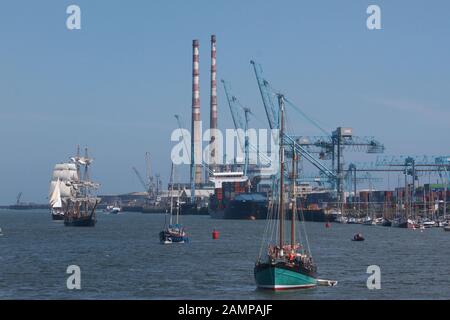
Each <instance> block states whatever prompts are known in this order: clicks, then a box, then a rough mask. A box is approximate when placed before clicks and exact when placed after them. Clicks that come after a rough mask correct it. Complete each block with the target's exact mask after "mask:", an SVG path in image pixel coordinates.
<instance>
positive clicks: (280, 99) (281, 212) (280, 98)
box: [278, 94, 284, 250]
mask: <svg viewBox="0 0 450 320" xmlns="http://www.w3.org/2000/svg"><path fill="white" fill-rule="evenodd" d="M278 104H279V107H280V122H281V123H280V133H279V143H280V203H279V206H278V208H279V209H278V210H279V219H280V250H282V249H283V245H284V143H283V135H284V96H283V95H281V94H279V95H278Z"/></svg>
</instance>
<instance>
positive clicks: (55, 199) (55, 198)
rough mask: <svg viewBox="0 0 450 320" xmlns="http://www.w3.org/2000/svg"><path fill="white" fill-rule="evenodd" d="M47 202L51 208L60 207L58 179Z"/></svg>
mask: <svg viewBox="0 0 450 320" xmlns="http://www.w3.org/2000/svg"><path fill="white" fill-rule="evenodd" d="M49 203H50V206H51V207H52V208H61V207H62V201H61V192H60V181H59V180H57V181H56V185H55V188H54V190H53V193H52V195H51V197H50V201H49Z"/></svg>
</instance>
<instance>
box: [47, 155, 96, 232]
mask: <svg viewBox="0 0 450 320" xmlns="http://www.w3.org/2000/svg"><path fill="white" fill-rule="evenodd" d="M92 162H93V159H91V158H89V157H88V155H87V148H86V150H85V156H84V157H82V156H80V149H79V147H78V152H77V155H76V156H75V157H72V158H70V162H67V163H60V164H57V165H55V167H54V169H53V176H52V181H51V182H50V193H49V205H50V212H51V214H52V218H53V220H64V224H65V225H67V226H94V225H95V222H96V218H95V210H96V207H97V204H98V203H99V202H100V199H99V198H97V197H96V196H95V195H93V192H94V191H95V190H96V189H97V188H98V187H99V184H98V183H94V182H92V181H90V178H89V170H88V169H89V166H90V165H91V164H92ZM82 169H84V170H82ZM81 171H83V172H81Z"/></svg>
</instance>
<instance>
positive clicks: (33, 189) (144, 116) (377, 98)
mask: <svg viewBox="0 0 450 320" xmlns="http://www.w3.org/2000/svg"><path fill="white" fill-rule="evenodd" d="M70 4H77V5H79V6H80V7H81V10H82V29H81V30H74V31H69V30H67V28H66V26H65V22H66V18H67V14H66V8H67V6H69V5H70ZM370 4H377V5H379V6H380V7H381V10H382V30H373V31H370V30H368V29H367V28H366V19H367V16H368V15H367V14H366V9H367V7H368V6H369V5H370ZM449 11H450V3H448V2H447V1H443V0H442V1H433V3H428V2H425V1H406V0H402V1H395V2H393V1H381V0H374V1H365V0H359V1H352V2H351V3H350V2H348V3H346V5H342V3H338V2H336V1H325V0H320V1H277V2H270V3H269V2H266V1H256V0H252V1H245V2H243V1H237V0H231V1H214V2H213V1H206V0H203V1H201V0H193V1H181V0H176V1H175V0H170V1H133V3H131V4H127V5H125V4H124V2H123V1H95V2H94V1H87V0H74V1H51V0H49V1H39V2H37V1H36V2H31V3H30V2H29V1H24V0H17V1H11V0H9V1H4V2H2V5H1V11H0V39H1V42H2V44H1V46H0V67H1V70H2V71H1V73H0V88H1V89H0V115H1V120H2V123H1V126H0V150H1V155H2V156H1V158H0V159H1V160H0V176H1V177H2V183H0V204H11V203H13V202H14V201H15V199H16V196H17V194H18V193H19V192H23V201H32V202H38V203H45V202H46V197H47V193H48V183H49V180H50V175H51V172H52V168H53V166H54V164H55V163H58V162H62V161H66V160H68V158H69V157H70V156H72V155H73V154H74V153H75V152H76V146H77V144H80V145H81V146H82V147H84V146H86V145H87V146H88V147H89V150H90V153H91V155H92V156H93V157H94V158H95V162H94V165H93V166H92V177H93V178H94V179H95V180H96V181H98V182H100V183H101V185H102V187H101V189H100V190H99V193H100V194H112V193H127V192H132V191H142V186H141V185H140V183H139V181H138V180H137V178H136V176H135V175H134V173H133V171H132V170H131V167H132V166H136V167H137V168H138V169H139V170H140V171H141V172H142V173H144V169H145V162H144V155H145V152H147V151H148V152H150V154H151V157H152V168H153V171H154V172H157V173H160V174H161V177H162V179H163V181H164V183H167V180H168V177H169V173H170V162H169V161H170V150H171V148H172V146H173V145H174V143H171V142H170V135H171V133H172V131H173V130H174V129H176V128H177V123H176V121H175V118H174V114H180V115H181V116H182V118H183V122H184V125H185V127H187V128H188V129H190V115H191V81H192V79H191V72H192V70H191V68H192V55H191V54H192V40H193V39H199V40H200V86H201V89H200V90H201V91H200V97H201V116H202V120H203V123H204V127H205V126H206V127H207V126H209V94H210V92H209V90H210V89H209V86H210V83H209V70H210V52H209V50H210V47H209V38H210V35H211V34H215V35H216V36H217V73H218V80H220V79H221V78H224V79H226V80H227V81H229V82H230V83H231V85H232V88H233V92H234V94H236V95H237V96H238V97H239V99H240V100H241V102H243V103H244V104H246V105H247V106H249V107H250V108H251V109H252V111H253V112H254V113H255V115H256V117H257V118H258V121H256V120H254V119H253V120H251V124H250V125H251V126H255V127H261V126H263V125H264V126H267V121H266V118H265V114H264V109H263V106H262V102H261V97H260V95H259V91H258V87H257V84H256V80H255V77H254V74H253V71H252V69H251V66H250V63H249V61H250V60H251V59H254V60H256V61H258V62H259V63H261V64H262V65H263V68H264V74H265V77H266V78H267V79H269V80H270V81H271V84H272V85H273V86H274V87H275V88H277V89H278V90H280V91H281V92H283V93H285V94H286V95H287V96H288V97H289V99H290V100H291V101H294V102H296V104H297V105H298V106H300V107H301V108H302V110H303V111H304V112H306V113H307V114H308V115H310V116H311V117H313V118H314V119H316V120H317V121H318V122H319V123H320V124H321V126H322V127H324V128H325V129H327V131H329V132H331V131H332V130H334V129H335V128H336V127H338V126H346V127H352V128H353V130H354V133H355V135H360V136H374V137H375V138H376V139H377V140H379V141H381V142H382V143H384V144H385V146H386V152H385V154H387V155H449V154H450V142H449V141H450V140H449V133H450V106H449V102H450V90H449V87H450V76H449V75H450V64H449V63H448V59H449V58H448V57H450V43H449V41H448V35H449V30H450V20H449V19H448V12H449ZM218 109H219V128H221V129H225V128H233V124H232V121H231V117H230V112H229V108H228V104H227V102H226V98H225V94H224V92H223V88H222V87H221V84H220V82H219V83H218ZM290 122H291V124H295V127H296V133H297V134H301V135H321V133H320V132H318V131H317V129H315V128H314V127H313V126H311V124H309V123H308V122H307V121H305V120H303V119H302V118H301V117H299V116H296V117H295V118H292V119H290ZM262 123H263V124H262ZM350 156H353V155H350ZM355 157H358V156H357V155H356V154H355ZM361 159H363V160H365V159H367V160H368V161H369V160H370V161H371V160H374V159H375V158H374V157H373V156H372V157H367V156H365V157H361ZM182 171H183V179H184V180H185V181H187V180H188V171H189V168H188V166H184V167H183V168H182Z"/></svg>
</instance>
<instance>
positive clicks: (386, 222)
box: [381, 218, 392, 227]
mask: <svg viewBox="0 0 450 320" xmlns="http://www.w3.org/2000/svg"><path fill="white" fill-rule="evenodd" d="M381 226H383V227H391V226H392V222H391V221H390V220H388V219H386V218H382V221H381Z"/></svg>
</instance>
